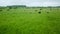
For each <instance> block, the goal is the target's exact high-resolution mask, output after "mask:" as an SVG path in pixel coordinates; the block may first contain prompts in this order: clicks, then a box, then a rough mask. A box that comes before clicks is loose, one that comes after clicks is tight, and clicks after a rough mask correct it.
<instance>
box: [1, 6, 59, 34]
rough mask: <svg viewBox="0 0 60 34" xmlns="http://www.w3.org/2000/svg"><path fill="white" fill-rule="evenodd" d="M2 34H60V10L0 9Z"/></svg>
mask: <svg viewBox="0 0 60 34" xmlns="http://www.w3.org/2000/svg"><path fill="white" fill-rule="evenodd" d="M0 34H60V8H30V7H29V8H15V9H13V8H10V9H9V8H5V9H0Z"/></svg>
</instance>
